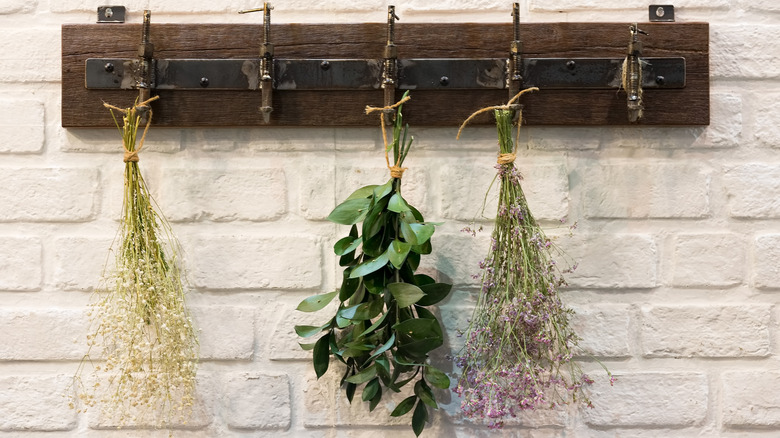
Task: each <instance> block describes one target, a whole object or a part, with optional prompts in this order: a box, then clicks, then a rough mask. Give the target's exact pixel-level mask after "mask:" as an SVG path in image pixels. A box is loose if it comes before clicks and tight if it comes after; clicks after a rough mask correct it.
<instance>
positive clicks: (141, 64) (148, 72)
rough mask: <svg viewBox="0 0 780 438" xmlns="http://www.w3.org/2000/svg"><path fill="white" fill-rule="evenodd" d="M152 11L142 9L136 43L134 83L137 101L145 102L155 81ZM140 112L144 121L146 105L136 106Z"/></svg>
mask: <svg viewBox="0 0 780 438" xmlns="http://www.w3.org/2000/svg"><path fill="white" fill-rule="evenodd" d="M151 21H152V11H150V10H148V9H147V10H144V24H143V27H142V32H141V44H139V45H138V70H137V74H136V75H135V84H136V88H138V102H146V101H147V100H149V98H150V97H152V96H151V94H152V88H154V83H155V71H156V66H155V61H154V44H152V42H151V36H150V34H151ZM137 109H138V110H139V112H140V114H141V122H142V123H146V120H147V111H148V110H149V107H147V106H146V105H144V106H139V107H138V108H137Z"/></svg>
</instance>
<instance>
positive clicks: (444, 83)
mask: <svg viewBox="0 0 780 438" xmlns="http://www.w3.org/2000/svg"><path fill="white" fill-rule="evenodd" d="M439 84H441V85H442V86H443V87H446V86H447V85H449V84H450V78H448V77H447V76H442V77H441V78H440V79H439Z"/></svg>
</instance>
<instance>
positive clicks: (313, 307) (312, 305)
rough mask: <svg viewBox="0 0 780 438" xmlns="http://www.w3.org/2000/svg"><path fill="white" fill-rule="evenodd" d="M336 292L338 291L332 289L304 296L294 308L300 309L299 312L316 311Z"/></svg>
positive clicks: (329, 300)
mask: <svg viewBox="0 0 780 438" xmlns="http://www.w3.org/2000/svg"><path fill="white" fill-rule="evenodd" d="M338 293H339V292H338V291H333V292H328V293H326V294H319V295H314V296H311V297H309V298H306V299H305V300H303V301H301V303H300V304H298V307H297V308H296V310H300V311H301V312H316V311H318V310H320V309H322V308H323V307H325V306H327V305H328V303H330V302H331V301H332V300H333V297H335V296H336V295H337V294H338Z"/></svg>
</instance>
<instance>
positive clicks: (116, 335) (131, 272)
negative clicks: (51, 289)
mask: <svg viewBox="0 0 780 438" xmlns="http://www.w3.org/2000/svg"><path fill="white" fill-rule="evenodd" d="M154 99H156V97H155V98H152V99H150V100H148V101H146V102H142V103H140V104H137V105H135V106H133V107H132V108H127V109H120V108H117V107H113V106H110V105H108V104H106V107H108V108H109V109H110V110H111V114H112V116H113V117H114V121H115V123H116V125H117V128H118V129H119V132H120V133H121V135H122V142H123V145H124V149H125V155H124V162H125V170H124V201H123V207H122V219H121V225H120V230H119V233H118V239H117V240H116V241H115V242H114V244H113V246H112V251H113V252H114V257H115V265H114V269H108V268H107V269H106V271H105V272H104V276H103V284H102V286H101V287H100V288H99V290H98V294H97V297H98V299H97V301H96V302H95V303H93V304H92V305H91V309H90V312H89V314H90V318H91V321H92V325H93V327H95V329H94V331H93V333H92V334H91V335H89V336H88V340H89V345H90V350H91V349H92V347H97V348H99V349H100V350H101V352H102V359H103V360H104V361H105V362H104V364H102V365H98V366H96V367H95V368H94V376H93V377H94V378H95V382H96V383H94V385H93V387H92V388H91V389H85V390H84V391H81V392H82V394H81V395H80V398H81V399H82V400H83V401H84V402H85V404H86V406H95V405H96V404H98V405H100V407H101V409H102V413H103V414H104V415H105V416H106V417H107V418H112V419H115V420H116V421H118V422H119V425H124V424H127V423H139V422H140V423H148V424H153V425H156V426H158V427H159V426H164V425H165V424H167V423H168V422H170V421H173V420H177V419H178V420H186V418H187V416H189V414H190V412H191V411H192V404H193V399H194V391H195V373H196V368H197V359H198V341H197V338H196V336H195V332H194V330H193V327H192V321H191V319H190V315H189V312H188V310H187V307H186V305H185V291H184V287H183V282H182V272H181V270H180V266H179V264H180V259H179V252H178V248H179V245H178V242H177V240H176V238H175V237H174V235H173V233H172V231H171V227H170V225H169V224H168V222H167V220H166V219H165V217H163V215H162V214H161V213H160V212H159V211H158V207H157V205H156V203H155V202H154V200H153V199H152V197H151V195H150V193H149V189H148V188H147V185H146V182H145V181H144V178H143V176H142V175H141V172H140V169H139V166H138V152H139V151H140V150H141V148H142V147H143V143H144V139H145V137H146V132H147V130H148V128H149V123H150V121H151V116H152V112H151V109H150V108H149V107H148V105H149V103H150V102H151V101H152V100H154ZM144 107H145V108H144ZM140 108H144V109H145V110H146V111H147V117H148V118H149V119H148V121H147V123H146V127H145V128H144V130H143V135H142V136H141V139H140V142H139V143H138V146H137V147H136V139H137V135H138V131H139V126H140V124H141V109H140ZM115 112H118V113H120V114H122V123H121V124H120V122H119V120H117V117H116V115H115ZM80 373H81V369H79V375H80ZM77 378H78V381H79V382H80V381H81V379H80V377H78V376H77ZM81 387H82V388H85V386H84V385H81Z"/></svg>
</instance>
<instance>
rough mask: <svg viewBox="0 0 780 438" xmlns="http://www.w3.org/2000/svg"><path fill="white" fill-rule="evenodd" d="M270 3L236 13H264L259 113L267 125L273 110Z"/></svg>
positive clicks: (272, 49)
mask: <svg viewBox="0 0 780 438" xmlns="http://www.w3.org/2000/svg"><path fill="white" fill-rule="evenodd" d="M272 9H273V7H271V3H268V2H266V3H263V7H262V8H256V9H247V10H243V11H238V13H239V14H246V13H249V12H265V14H264V15H263V44H262V45H261V46H260V92H261V93H262V96H261V106H260V112H261V113H262V114H263V122H264V123H268V122H269V121H270V120H271V111H273V110H274V108H273V103H272V102H273V99H272V93H273V87H274V81H273V76H274V72H273V68H274V45H273V43H271V10H272Z"/></svg>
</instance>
